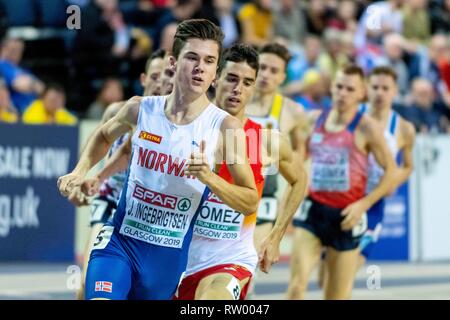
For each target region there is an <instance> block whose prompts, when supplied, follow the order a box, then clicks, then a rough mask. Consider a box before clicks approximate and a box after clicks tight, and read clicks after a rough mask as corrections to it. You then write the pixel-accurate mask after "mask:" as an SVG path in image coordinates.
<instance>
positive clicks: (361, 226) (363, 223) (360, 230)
mask: <svg viewBox="0 0 450 320" xmlns="http://www.w3.org/2000/svg"><path fill="white" fill-rule="evenodd" d="M366 231H367V213H366V212H364V213H363V215H362V217H361V219H360V220H359V221H358V223H357V224H356V225H355V226H354V227H353V229H352V237H353V238H357V237H360V236H362V235H363V234H364V233H365V232H366Z"/></svg>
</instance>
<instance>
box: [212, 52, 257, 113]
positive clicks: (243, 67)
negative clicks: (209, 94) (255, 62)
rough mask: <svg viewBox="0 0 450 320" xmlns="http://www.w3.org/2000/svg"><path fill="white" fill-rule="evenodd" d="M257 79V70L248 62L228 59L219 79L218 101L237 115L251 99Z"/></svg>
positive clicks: (228, 110) (220, 105) (217, 88)
mask: <svg viewBox="0 0 450 320" xmlns="http://www.w3.org/2000/svg"><path fill="white" fill-rule="evenodd" d="M255 81H256V70H255V69H253V68H252V67H250V66H249V65H248V64H247V63H246V62H232V61H227V63H226V65H225V67H224V68H223V70H222V72H221V74H220V77H219V78H218V80H217V87H216V103H217V104H218V106H219V107H220V108H222V109H224V110H225V111H227V112H228V113H229V114H231V115H232V116H236V115H237V114H239V112H241V111H242V110H243V108H245V106H246V105H247V103H248V102H249V101H250V99H251V97H252V95H253V90H254V88H255Z"/></svg>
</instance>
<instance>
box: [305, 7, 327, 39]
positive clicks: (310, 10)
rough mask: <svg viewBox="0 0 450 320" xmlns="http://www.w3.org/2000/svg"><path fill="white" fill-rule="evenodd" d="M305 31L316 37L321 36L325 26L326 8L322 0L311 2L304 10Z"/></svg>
mask: <svg viewBox="0 0 450 320" xmlns="http://www.w3.org/2000/svg"><path fill="white" fill-rule="evenodd" d="M305 17H306V31H307V32H308V33H309V34H314V35H317V36H320V35H322V32H323V31H324V30H325V28H326V25H327V7H326V3H325V1H324V0H311V1H309V3H308V7H307V8H306V10H305Z"/></svg>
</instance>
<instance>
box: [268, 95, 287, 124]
mask: <svg viewBox="0 0 450 320" xmlns="http://www.w3.org/2000/svg"><path fill="white" fill-rule="evenodd" d="M283 100H284V99H283V96H282V95H281V94H279V93H277V94H276V95H275V97H274V98H273V103H272V108H271V110H270V116H272V117H273V118H275V119H277V121H278V122H279V121H280V116H281V109H282V108H283Z"/></svg>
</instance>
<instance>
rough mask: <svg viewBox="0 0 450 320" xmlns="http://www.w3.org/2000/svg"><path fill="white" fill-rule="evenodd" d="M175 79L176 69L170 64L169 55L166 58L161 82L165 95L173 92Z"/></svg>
mask: <svg viewBox="0 0 450 320" xmlns="http://www.w3.org/2000/svg"><path fill="white" fill-rule="evenodd" d="M174 81H175V71H174V69H173V68H172V67H171V66H170V65H169V59H168V57H167V58H166V59H165V66H164V69H163V72H162V74H161V83H162V91H163V93H162V94H163V95H167V94H171V93H172V90H173V83H174Z"/></svg>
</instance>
